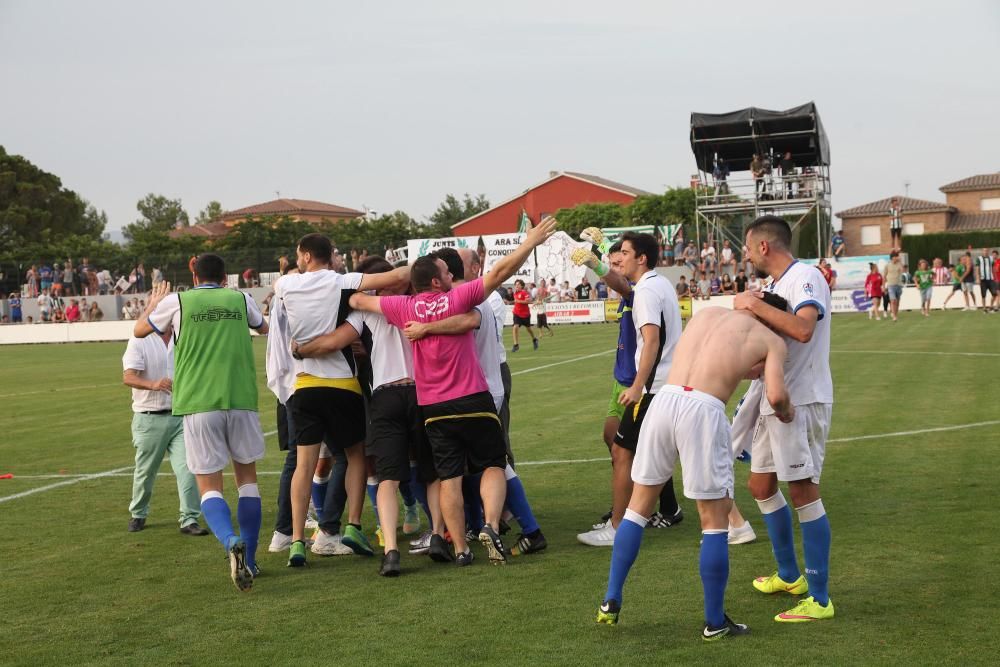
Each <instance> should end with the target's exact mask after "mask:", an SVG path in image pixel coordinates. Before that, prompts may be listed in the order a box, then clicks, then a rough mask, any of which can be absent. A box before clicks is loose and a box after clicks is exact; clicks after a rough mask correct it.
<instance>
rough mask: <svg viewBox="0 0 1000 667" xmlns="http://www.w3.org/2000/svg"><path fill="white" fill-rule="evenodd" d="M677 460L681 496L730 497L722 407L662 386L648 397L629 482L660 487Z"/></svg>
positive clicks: (730, 454)
mask: <svg viewBox="0 0 1000 667" xmlns="http://www.w3.org/2000/svg"><path fill="white" fill-rule="evenodd" d="M678 458H680V462H681V468H683V471H684V495H685V496H687V497H688V498H691V499H692V500H718V499H720V498H727V497H728V498H732V497H733V448H732V444H731V437H730V430H729V420H728V419H727V418H726V406H725V404H723V402H722V401H720V400H719V399H717V398H716V397H715V396H711V395H710V394H706V393H703V392H700V391H697V390H695V389H686V388H684V387H678V386H677V385H670V384H668V385H665V386H664V387H663V388H662V389H660V391H658V392H657V393H656V395H655V396H654V397H653V400H652V402H651V403H650V404H649V409H648V410H647V411H646V418H645V419H644V420H643V422H642V428H641V429H640V431H639V444H638V445H637V446H636V449H635V459H634V460H633V462H632V481H633V482H635V483H636V484H644V485H646V486H657V485H659V484H663V483H664V482H666V481H667V480H668V479H670V478H671V477H672V476H673V474H674V465H675V464H676V463H677V459H678Z"/></svg>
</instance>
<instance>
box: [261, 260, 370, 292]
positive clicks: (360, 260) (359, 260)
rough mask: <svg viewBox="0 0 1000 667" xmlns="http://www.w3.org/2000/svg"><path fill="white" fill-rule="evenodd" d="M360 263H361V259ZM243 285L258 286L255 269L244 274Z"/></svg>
mask: <svg viewBox="0 0 1000 667" xmlns="http://www.w3.org/2000/svg"><path fill="white" fill-rule="evenodd" d="M358 261H361V260H360V259H359V260H358ZM243 285H244V286H245V287H247V288H248V289H249V288H251V287H256V286H257V279H256V278H254V272H253V269H250V268H248V269H247V270H246V271H244V272H243Z"/></svg>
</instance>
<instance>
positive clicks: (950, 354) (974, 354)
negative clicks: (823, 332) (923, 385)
mask: <svg viewBox="0 0 1000 667" xmlns="http://www.w3.org/2000/svg"><path fill="white" fill-rule="evenodd" d="M830 351H831V352H837V353H839V354H925V355H932V356H936V357H1000V352H934V351H923V350H830Z"/></svg>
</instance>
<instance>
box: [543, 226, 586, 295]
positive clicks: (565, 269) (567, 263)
mask: <svg viewBox="0 0 1000 667" xmlns="http://www.w3.org/2000/svg"><path fill="white" fill-rule="evenodd" d="M590 247H591V246H590V244H589V243H586V242H584V241H574V240H573V239H572V238H571V237H570V235H569V234H567V233H566V232H556V233H555V234H553V235H552V236H550V237H549V240H548V241H546V242H545V243H543V244H542V245H540V246H538V248H537V249H536V250H535V259H536V263H535V276H536V277H537V279H538V280H550V279H552V278H555V280H556V285H561V284H562V283H563V282H565V281H569V284H570V287H575V286H576V285H579V284H580V281H582V280H583V276H584V275H586V273H587V267H585V266H576V265H574V264H573V261H572V260H571V259H570V255H571V254H572V253H573V251H574V250H576V249H577V248H587V249H588V250H589V249H590Z"/></svg>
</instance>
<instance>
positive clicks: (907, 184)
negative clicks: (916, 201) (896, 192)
mask: <svg viewBox="0 0 1000 667" xmlns="http://www.w3.org/2000/svg"><path fill="white" fill-rule="evenodd" d="M903 189H904V190H906V195H905V196H907V197H909V196H910V181H908V180H906V181H903Z"/></svg>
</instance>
